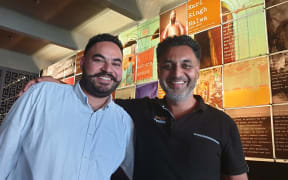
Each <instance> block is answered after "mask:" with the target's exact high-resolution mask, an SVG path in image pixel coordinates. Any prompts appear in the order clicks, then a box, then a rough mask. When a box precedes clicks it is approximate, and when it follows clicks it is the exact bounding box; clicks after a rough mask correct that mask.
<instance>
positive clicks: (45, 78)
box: [18, 76, 62, 96]
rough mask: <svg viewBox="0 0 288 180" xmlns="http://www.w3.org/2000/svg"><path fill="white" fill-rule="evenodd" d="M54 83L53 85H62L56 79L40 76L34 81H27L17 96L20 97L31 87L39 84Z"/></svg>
mask: <svg viewBox="0 0 288 180" xmlns="http://www.w3.org/2000/svg"><path fill="white" fill-rule="evenodd" d="M44 81H47V82H55V83H62V82H61V81H59V80H58V79H54V78H53V77H52V76H42V77H39V78H36V79H33V80H31V81H29V82H28V83H27V84H26V85H25V87H24V88H23V89H22V90H21V91H20V92H19V94H18V96H21V95H22V94H23V93H24V92H26V91H27V90H28V89H29V88H30V87H31V86H32V85H34V84H37V83H39V82H44Z"/></svg>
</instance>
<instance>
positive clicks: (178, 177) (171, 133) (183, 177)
mask: <svg viewBox="0 0 288 180" xmlns="http://www.w3.org/2000/svg"><path fill="white" fill-rule="evenodd" d="M157 59H158V77H159V81H160V84H161V87H162V88H163V90H164V91H165V92H166V96H165V98H164V99H148V98H144V99H134V100H116V102H117V103H118V104H119V105H121V106H122V107H124V108H125V110H126V111H127V112H128V113H129V114H130V115H131V117H132V118H133V119H134V127H135V135H136V136H135V166H134V179H135V180H219V179H221V177H225V179H227V180H247V179H248V178H247V174H246V172H247V171H248V166H247V164H246V162H245V159H244V155H243V152H242V145H241V141H240V136H239V132H238V129H237V126H236V125H235V123H234V121H233V120H232V119H231V118H230V117H229V116H228V115H226V114H225V113H224V112H222V111H219V110H217V109H215V108H213V107H211V106H209V105H207V104H205V103H204V102H203V99H202V98H201V97H200V96H197V95H193V89H194V87H195V84H196V82H197V79H198V75H199V69H200V68H199V66H200V47H199V45H198V43H197V42H195V41H194V40H193V39H192V38H190V37H189V36H186V35H182V36H178V37H177V36H174V37H169V38H167V39H165V40H164V41H162V42H161V43H160V44H159V45H158V47H157ZM121 175H123V174H121V171H118V173H116V176H115V177H114V179H123V177H122V176H121Z"/></svg>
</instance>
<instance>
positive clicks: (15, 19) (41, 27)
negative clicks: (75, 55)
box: [0, 7, 88, 50]
mask: <svg viewBox="0 0 288 180" xmlns="http://www.w3.org/2000/svg"><path fill="white" fill-rule="evenodd" d="M0 27H1V28H4V29H8V30H11V31H14V32H19V33H23V34H26V35H28V36H30V37H34V38H36V39H37V38H38V39H43V40H47V41H49V42H51V43H53V44H57V45H59V46H63V47H66V48H69V49H72V50H77V49H80V48H83V42H81V41H79V39H88V38H87V37H83V36H82V35H81V34H79V33H75V32H73V33H72V32H70V31H68V30H65V29H62V28H59V27H56V26H53V25H51V24H47V23H44V22H41V21H39V20H36V19H33V18H31V17H28V16H25V15H22V14H20V13H17V12H15V11H12V10H9V9H6V8H2V7H0Z"/></svg>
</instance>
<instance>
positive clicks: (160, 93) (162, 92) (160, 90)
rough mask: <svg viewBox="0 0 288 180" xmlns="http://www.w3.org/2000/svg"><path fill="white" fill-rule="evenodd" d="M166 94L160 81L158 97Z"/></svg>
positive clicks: (160, 97)
mask: <svg viewBox="0 0 288 180" xmlns="http://www.w3.org/2000/svg"><path fill="white" fill-rule="evenodd" d="M164 96H165V92H164V90H163V89H162V88H161V86H160V83H159V82H158V98H159V99H162V98H164Z"/></svg>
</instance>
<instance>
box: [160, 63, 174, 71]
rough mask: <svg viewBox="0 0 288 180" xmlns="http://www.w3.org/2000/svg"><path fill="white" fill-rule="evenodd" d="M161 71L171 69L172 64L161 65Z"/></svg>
mask: <svg viewBox="0 0 288 180" xmlns="http://www.w3.org/2000/svg"><path fill="white" fill-rule="evenodd" d="M160 67H161V69H166V70H171V69H172V68H173V66H172V64H162V65H161V66H160Z"/></svg>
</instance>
